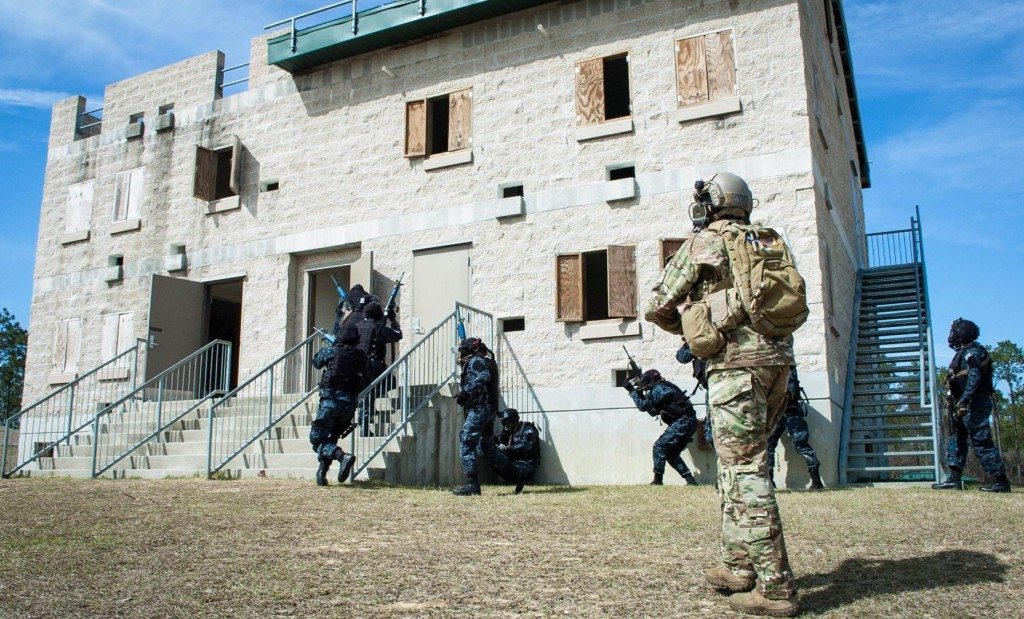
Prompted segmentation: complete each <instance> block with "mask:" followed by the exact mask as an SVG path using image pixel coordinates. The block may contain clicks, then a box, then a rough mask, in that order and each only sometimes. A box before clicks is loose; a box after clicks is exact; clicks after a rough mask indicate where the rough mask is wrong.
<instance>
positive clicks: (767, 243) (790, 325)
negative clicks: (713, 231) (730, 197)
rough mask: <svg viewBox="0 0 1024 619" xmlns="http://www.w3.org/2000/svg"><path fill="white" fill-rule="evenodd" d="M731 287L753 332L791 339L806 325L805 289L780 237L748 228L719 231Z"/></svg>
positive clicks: (733, 226) (740, 226) (737, 226)
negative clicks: (789, 337) (723, 242)
mask: <svg viewBox="0 0 1024 619" xmlns="http://www.w3.org/2000/svg"><path fill="white" fill-rule="evenodd" d="M722 236H723V237H724V238H725V250H726V252H727V253H728V254H729V269H730V271H731V274H732V280H733V287H734V288H735V290H736V292H737V293H738V295H739V300H740V302H741V303H742V305H743V309H744V311H745V312H746V314H747V316H748V317H749V318H750V324H751V326H753V328H754V331H757V332H758V333H760V334H761V335H763V336H765V337H770V338H783V337H787V336H789V335H792V334H793V332H794V331H796V330H797V329H799V328H800V326H801V325H803V324H804V322H806V321H807V315H808V313H810V311H809V309H808V307H807V285H806V284H805V283H804V278H803V277H801V276H800V273H799V272H798V271H797V270H796V261H795V260H793V253H792V252H791V251H790V249H789V247H788V246H787V245H786V242H785V241H783V240H782V237H780V236H779V233H778V232H776V231H775V230H772V229H771V228H765V227H762V226H758V225H750V224H739V223H733V224H729V225H728V226H726V227H725V229H724V230H722Z"/></svg>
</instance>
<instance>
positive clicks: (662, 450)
mask: <svg viewBox="0 0 1024 619" xmlns="http://www.w3.org/2000/svg"><path fill="white" fill-rule="evenodd" d="M623 387H624V388H625V389H626V391H628V392H629V397H631V398H632V399H633V403H634V404H636V407H637V408H638V409H640V411H641V412H644V413H647V414H648V415H650V416H651V417H661V420H662V421H663V422H664V423H665V425H667V426H668V427H667V428H665V431H664V432H663V433H662V435H661V436H660V437H659V438H658V440H657V441H655V443H654V448H653V450H652V452H653V455H654V481H652V482H651V485H652V486H661V485H664V483H665V482H664V477H665V463H666V462H668V464H670V465H672V468H674V469H675V470H676V472H677V473H679V476H680V477H682V478H683V480H684V481H685V482H686V485H687V486H696V485H697V480H696V479H694V478H693V473H691V472H690V468H689V467H688V466H686V462H684V461H683V458H682V457H681V455H680V454H682V453H683V450H684V449H686V445H687V444H688V443H689V442H690V440H691V439H693V433H694V432H696V431H697V411H695V410H693V404H691V403H690V398H688V397H686V393H685V392H684V391H683V390H682V389H680V388H679V387H677V386H676V385H674V384H673V383H670V382H669V381H667V380H665V379H663V378H662V377H661V372H659V371H658V370H647V371H646V372H644V373H643V374H642V375H641V376H640V377H639V380H637V379H634V380H628V381H626V383H625V384H624V385H623Z"/></svg>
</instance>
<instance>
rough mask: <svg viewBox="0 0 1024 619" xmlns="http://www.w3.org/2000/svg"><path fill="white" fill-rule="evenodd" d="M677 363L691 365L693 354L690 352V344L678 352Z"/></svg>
mask: <svg viewBox="0 0 1024 619" xmlns="http://www.w3.org/2000/svg"><path fill="white" fill-rule="evenodd" d="M676 361H678V362H679V363H690V362H692V361H693V353H692V352H690V345H689V344H683V347H682V348H680V349H679V350H677V351H676Z"/></svg>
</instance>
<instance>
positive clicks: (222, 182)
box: [213, 148, 235, 200]
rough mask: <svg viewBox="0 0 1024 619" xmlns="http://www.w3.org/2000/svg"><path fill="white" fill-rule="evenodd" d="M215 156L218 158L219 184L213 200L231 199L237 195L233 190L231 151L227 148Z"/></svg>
mask: <svg viewBox="0 0 1024 619" xmlns="http://www.w3.org/2000/svg"><path fill="white" fill-rule="evenodd" d="M214 154H215V155H216V156H217V184H216V188H215V189H214V192H213V199H214V200H220V199H221V198H229V197H231V196H233V195H235V192H234V191H232V190H231V149H230V148H225V149H224V150H219V151H217V152H216V153H214Z"/></svg>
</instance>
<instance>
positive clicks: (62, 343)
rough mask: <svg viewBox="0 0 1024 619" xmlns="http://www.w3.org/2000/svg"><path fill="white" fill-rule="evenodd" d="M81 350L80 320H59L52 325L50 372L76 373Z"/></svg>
mask: <svg viewBox="0 0 1024 619" xmlns="http://www.w3.org/2000/svg"><path fill="white" fill-rule="evenodd" d="M81 350H82V319H81V318H72V319H70V320H61V321H59V322H57V323H56V324H55V325H54V331H53V361H52V364H51V367H52V370H53V372H54V373H56V374H73V373H75V372H77V371H78V357H79V354H80V353H81Z"/></svg>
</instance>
